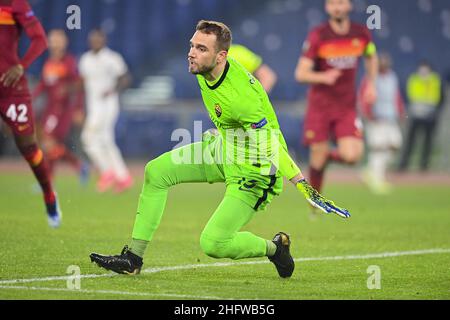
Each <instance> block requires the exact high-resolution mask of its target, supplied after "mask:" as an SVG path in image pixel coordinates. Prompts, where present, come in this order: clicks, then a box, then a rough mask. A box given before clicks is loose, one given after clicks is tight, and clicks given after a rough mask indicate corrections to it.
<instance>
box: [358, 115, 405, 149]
mask: <svg viewBox="0 0 450 320" xmlns="http://www.w3.org/2000/svg"><path fill="white" fill-rule="evenodd" d="M366 137H367V144H368V146H369V148H372V149H387V148H392V149H400V147H401V146H402V140H403V139H402V133H401V131H400V127H399V125H398V124H397V123H395V122H390V121H369V122H367V124H366Z"/></svg>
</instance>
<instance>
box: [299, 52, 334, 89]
mask: <svg viewBox="0 0 450 320" xmlns="http://www.w3.org/2000/svg"><path fill="white" fill-rule="evenodd" d="M341 74H342V72H341V71H340V70H338V69H328V70H326V71H315V70H314V60H312V59H310V58H308V57H305V56H301V57H300V58H299V60H298V64H297V67H296V69H295V79H296V80H297V81H298V82H299V83H309V84H326V85H329V86H332V85H334V84H335V83H336V81H337V79H338V78H339V77H340V76H341Z"/></svg>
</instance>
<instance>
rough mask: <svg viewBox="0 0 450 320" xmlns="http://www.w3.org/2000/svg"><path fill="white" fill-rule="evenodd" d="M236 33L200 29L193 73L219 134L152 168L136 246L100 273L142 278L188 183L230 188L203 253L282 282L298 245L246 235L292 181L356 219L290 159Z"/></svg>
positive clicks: (215, 25)
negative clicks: (268, 269) (245, 262)
mask: <svg viewBox="0 0 450 320" xmlns="http://www.w3.org/2000/svg"><path fill="white" fill-rule="evenodd" d="M231 39H232V36H231V32H230V29H229V28H228V27H227V26H226V25H224V24H223V23H220V22H215V21H204V20H202V21H200V22H199V23H198V24H197V28H196V32H195V34H194V36H193V37H192V39H191V41H190V47H191V48H190V51H189V54H188V61H189V72H190V73H192V74H194V75H196V76H197V79H198V82H199V85H200V89H201V94H202V98H203V102H204V104H205V107H206V109H207V111H208V113H209V115H210V117H211V119H212V121H213V122H214V124H215V125H216V127H217V129H218V130H209V131H207V132H205V133H204V134H203V139H202V141H201V142H198V143H193V144H190V145H187V146H184V147H181V148H178V149H175V150H172V151H171V152H167V153H164V154H163V155H161V156H159V157H158V158H156V159H154V160H152V161H150V162H149V163H148V164H147V165H146V167H145V181H144V186H143V189H142V192H141V195H140V197H139V204H138V209H137V216H136V220H135V224H134V229H133V234H132V241H131V244H130V246H129V247H128V246H125V248H124V249H123V251H122V253H121V254H120V255H114V256H105V255H100V254H97V253H92V254H91V255H90V258H91V261H93V262H95V263H97V264H98V265H99V266H101V267H103V268H105V269H107V270H112V271H114V272H117V273H121V274H138V273H139V272H140V270H141V268H142V264H143V259H142V257H143V256H144V253H145V250H146V248H147V246H148V244H149V242H150V241H151V240H152V237H153V234H154V232H155V231H156V229H157V228H158V226H159V223H160V221H161V217H162V215H163V212H164V207H165V204H166V200H167V194H168V189H169V188H170V187H171V186H174V185H176V184H180V183H195V182H208V183H216V182H222V183H223V182H225V184H226V192H225V196H224V198H223V200H222V202H221V203H220V204H219V206H218V207H217V209H216V211H215V212H214V214H213V215H212V217H211V218H210V220H209V221H208V223H207V224H206V226H205V228H204V230H203V232H202V234H201V236H200V246H201V248H202V250H203V252H204V253H205V254H207V255H208V256H210V257H213V258H230V259H244V258H256V257H264V256H267V257H268V258H269V260H270V261H271V262H272V263H273V264H274V265H275V267H276V269H277V271H278V274H279V275H280V277H283V278H287V277H290V276H291V275H292V273H293V271H294V267H295V264H294V260H293V258H292V256H291V254H290V244H291V242H290V239H289V236H288V235H287V234H286V233H284V232H279V233H277V234H276V235H275V237H274V238H273V239H272V240H266V239H263V238H261V237H258V236H257V235H254V234H252V233H250V232H242V231H240V230H241V229H242V228H243V227H244V226H245V225H246V224H247V223H248V222H249V221H250V220H251V219H252V218H253V217H254V216H255V214H256V213H257V212H258V211H260V210H263V209H265V208H266V206H267V205H268V204H269V203H270V202H271V200H272V199H273V197H274V196H276V195H279V194H280V193H281V191H282V188H283V177H286V178H287V179H288V180H290V181H291V182H292V183H293V184H294V185H295V186H296V187H297V189H298V190H299V191H300V192H301V193H302V194H303V195H304V196H305V198H306V200H307V201H308V202H309V203H310V204H312V205H313V206H315V207H317V208H319V209H321V210H322V211H324V212H325V213H335V214H337V215H339V216H341V217H343V218H348V217H350V214H349V212H348V211H347V210H345V209H342V208H339V207H338V206H336V205H335V204H334V203H333V202H332V201H330V200H327V199H325V198H324V197H323V196H321V195H320V194H319V193H318V192H317V191H316V190H314V189H313V188H312V187H311V186H310V185H309V184H308V183H307V181H306V180H305V179H304V177H303V175H302V174H301V171H300V169H299V168H298V167H297V165H296V164H295V163H294V161H293V160H292V159H291V158H290V156H289V154H288V152H287V146H286V143H285V141H284V138H283V135H282V133H281V131H280V127H279V124H278V121H277V117H276V115H275V112H274V110H273V107H272V105H271V103H270V101H269V98H268V97H267V94H266V92H265V91H264V89H263V88H262V86H261V84H260V83H259V82H258V80H256V79H255V78H254V77H253V76H252V75H251V74H250V73H249V72H248V71H247V70H246V69H244V67H242V66H241V65H240V64H239V63H238V62H236V61H235V60H234V59H232V58H228V57H227V55H228V49H229V48H230V45H231Z"/></svg>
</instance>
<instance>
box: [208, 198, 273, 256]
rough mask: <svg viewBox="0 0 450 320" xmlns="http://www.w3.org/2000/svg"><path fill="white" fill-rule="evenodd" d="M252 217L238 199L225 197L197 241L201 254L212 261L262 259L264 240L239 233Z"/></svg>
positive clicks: (250, 211) (252, 211) (243, 203)
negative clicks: (213, 259) (219, 259)
mask: <svg viewBox="0 0 450 320" xmlns="http://www.w3.org/2000/svg"><path fill="white" fill-rule="evenodd" d="M255 214H256V211H255V209H254V208H253V207H251V206H250V205H248V204H247V203H245V202H244V201H242V200H241V199H238V198H235V197H233V196H229V195H225V197H224V199H223V200H222V202H221V203H220V205H219V206H218V207H217V209H216V211H215V212H214V214H213V215H212V217H211V218H210V219H209V221H208V223H207V225H206V227H205V228H204V230H203V232H202V235H201V237H200V246H201V248H202V250H203V252H205V253H206V254H207V255H208V256H210V257H213V258H230V259H243V258H254V257H263V256H265V255H266V254H267V241H266V240H265V239H263V238H261V237H258V236H256V235H254V234H253V233H250V232H239V231H240V230H241V229H242V228H243V227H244V226H245V225H246V224H247V223H248V222H249V221H250V220H251V219H252V218H253V217H254V215H255Z"/></svg>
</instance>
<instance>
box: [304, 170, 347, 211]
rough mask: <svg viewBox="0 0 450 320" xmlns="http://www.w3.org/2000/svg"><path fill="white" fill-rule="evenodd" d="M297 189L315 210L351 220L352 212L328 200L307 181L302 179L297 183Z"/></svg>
mask: <svg viewBox="0 0 450 320" xmlns="http://www.w3.org/2000/svg"><path fill="white" fill-rule="evenodd" d="M297 189H298V190H299V191H300V192H301V193H303V195H304V196H305V198H306V200H307V201H308V202H309V203H310V204H311V205H312V206H313V207H315V208H318V209H320V210H322V211H323V212H325V213H331V212H332V213H335V214H337V215H338V216H340V217H341V218H345V219H346V218H350V212H348V210H347V209H343V208H340V207H338V206H337V205H335V204H334V202H333V201H331V200H327V199H325V198H324V196H322V195H321V194H320V193H319V192H318V191H317V190H316V189H314V188H313V187H312V186H311V185H310V184H309V183H308V182H307V181H306V179H301V180H299V181H298V182H297Z"/></svg>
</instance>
